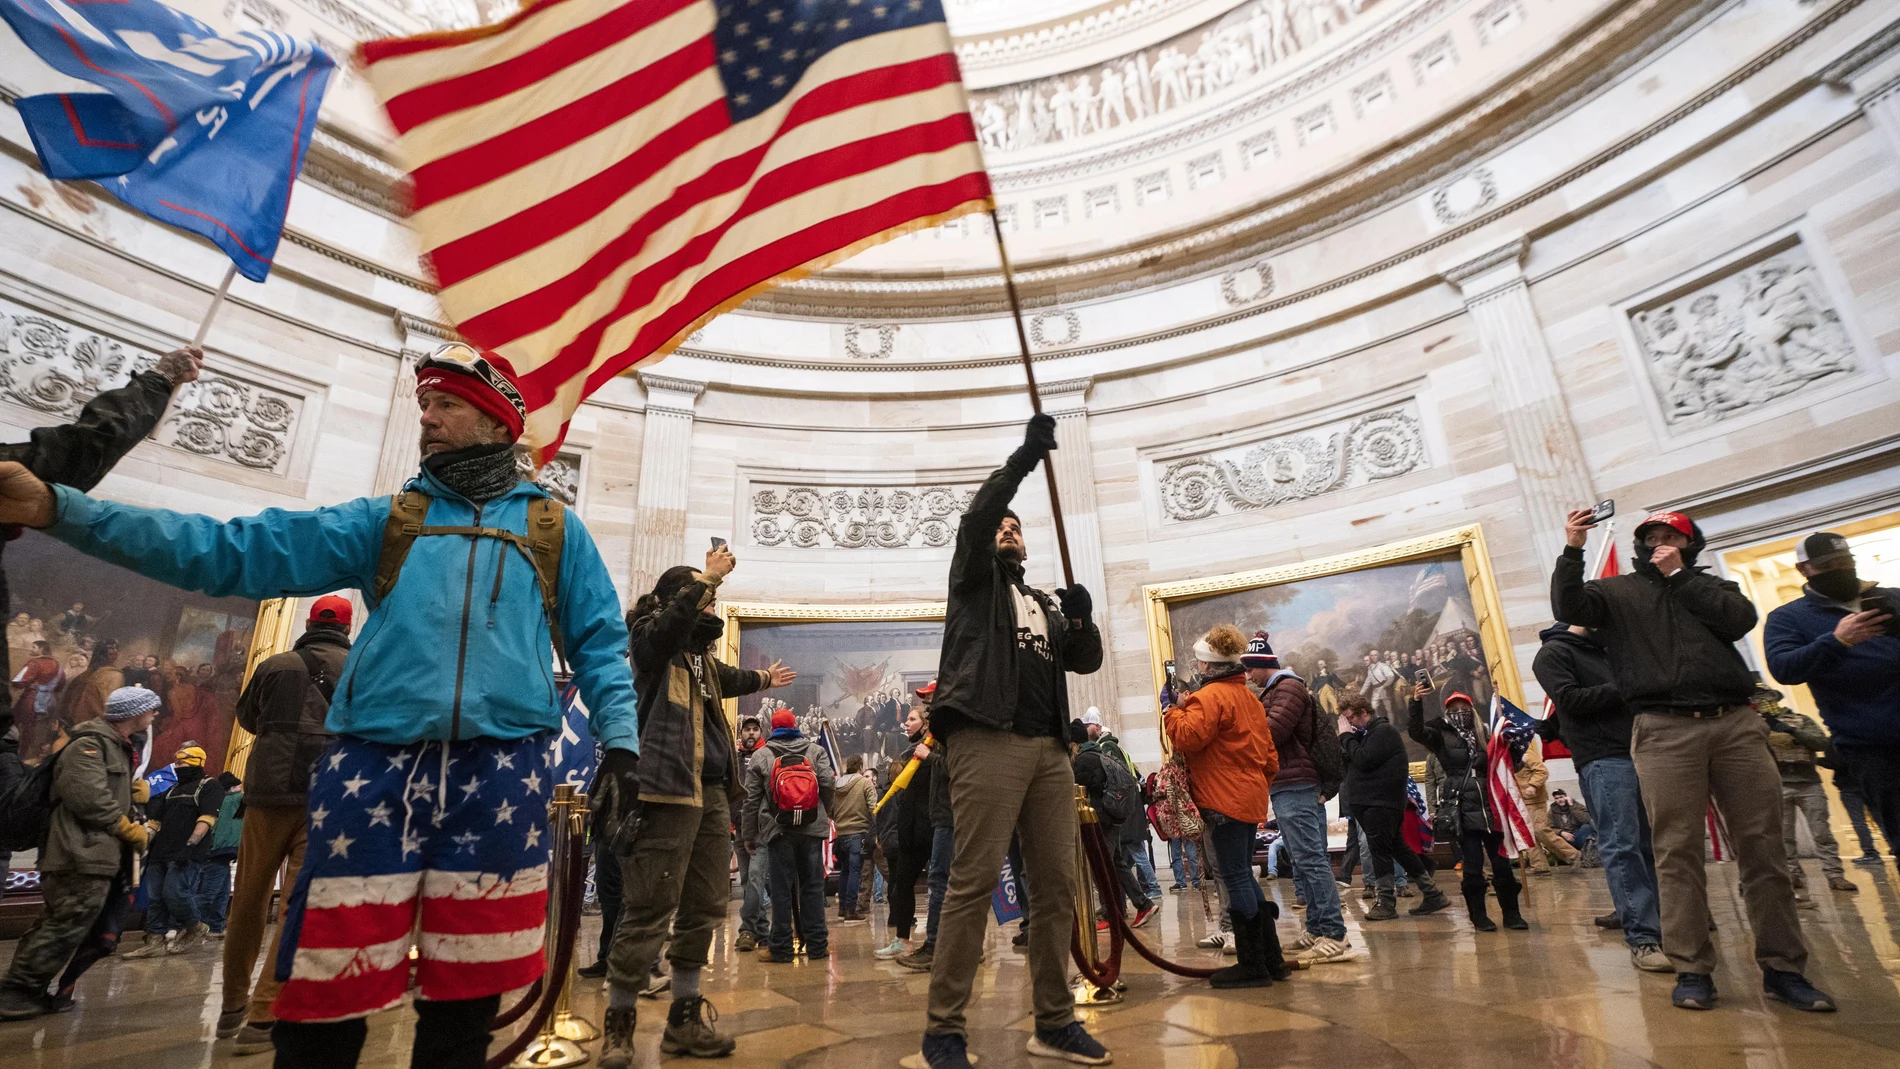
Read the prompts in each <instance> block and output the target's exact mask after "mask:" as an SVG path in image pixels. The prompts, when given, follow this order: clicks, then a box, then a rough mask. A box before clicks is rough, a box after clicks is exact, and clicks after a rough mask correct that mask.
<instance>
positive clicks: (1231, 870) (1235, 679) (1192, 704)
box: [1161, 624, 1292, 988]
mask: <svg viewBox="0 0 1900 1069" xmlns="http://www.w3.org/2000/svg"><path fill="white" fill-rule="evenodd" d="M1246 650H1247V640H1246V639H1244V638H1242V637H1241V634H1240V631H1239V629H1238V628H1235V627H1234V626H1232V625H1231V624H1221V625H1219V626H1218V627H1215V628H1214V629H1213V630H1211V631H1209V632H1208V633H1207V635H1206V636H1205V637H1204V638H1202V639H1201V640H1200V641H1198V642H1196V643H1195V644H1194V656H1195V657H1196V658H1197V659H1198V660H1199V661H1200V662H1201V664H1200V669H1201V679H1202V684H1201V688H1200V689H1199V690H1197V691H1195V692H1194V693H1192V694H1189V695H1187V696H1186V697H1184V698H1181V699H1180V701H1179V702H1178V703H1177V702H1176V695H1175V694H1174V693H1173V688H1172V687H1168V688H1165V689H1163V690H1162V692H1161V702H1162V706H1163V708H1165V709H1166V710H1167V712H1166V713H1165V714H1164V717H1163V721H1162V723H1163V727H1164V728H1165V730H1166V731H1167V736H1168V741H1169V742H1170V743H1171V744H1172V746H1173V748H1174V752H1175V753H1176V754H1178V755H1179V756H1180V757H1181V758H1182V760H1184V761H1185V762H1186V763H1187V770H1188V790H1189V792H1190V793H1191V794H1192V795H1193V796H1194V804H1195V805H1198V806H1200V808H1201V816H1202V818H1203V819H1204V820H1206V821H1207V824H1208V835H1209V837H1210V838H1211V839H1212V840H1213V846H1214V862H1215V864H1216V865H1217V866H1218V867H1219V869H1220V875H1221V881H1222V882H1223V883H1225V884H1226V885H1227V910H1228V914H1229V918H1230V919H1231V920H1232V921H1233V925H1234V938H1235V939H1236V941H1238V943H1239V944H1240V948H1239V953H1238V955H1237V957H1238V959H1239V960H1238V961H1236V962H1235V963H1234V964H1233V965H1231V966H1229V967H1227V968H1225V969H1222V970H1220V971H1219V972H1217V973H1215V974H1214V976H1213V978H1212V979H1211V980H1210V982H1211V983H1212V984H1213V985H1214V986H1215V987H1222V988H1226V987H1266V986H1268V985H1269V984H1271V983H1273V981H1275V980H1284V979H1286V978H1287V977H1289V976H1291V975H1292V971H1291V970H1290V969H1288V968H1287V966H1286V962H1285V961H1283V960H1282V959H1281V957H1280V936H1279V933H1278V932H1276V931H1275V930H1274V927H1273V922H1274V919H1275V917H1277V916H1278V915H1279V908H1278V907H1277V906H1275V905H1274V904H1273V903H1271V902H1269V901H1267V896H1266V894H1265V893H1264V892H1262V891H1261V890H1260V883H1259V881H1258V880H1256V879H1254V874H1253V840H1254V829H1255V828H1257V827H1259V825H1260V822H1261V821H1264V820H1266V819H1267V792H1268V790H1269V788H1270V787H1271V786H1272V784H1273V775H1274V773H1275V772H1278V771H1279V769H1280V755H1279V752H1278V751H1276V750H1275V749H1274V746H1273V731H1272V729H1271V728H1269V727H1268V725H1267V716H1266V710H1264V709H1262V708H1261V706H1260V700H1259V699H1257V698H1255V697H1254V696H1253V693H1252V692H1251V691H1249V690H1248V689H1247V677H1246V675H1245V670H1244V669H1243V668H1242V667H1241V664H1240V657H1241V654H1243V653H1245V652H1246Z"/></svg>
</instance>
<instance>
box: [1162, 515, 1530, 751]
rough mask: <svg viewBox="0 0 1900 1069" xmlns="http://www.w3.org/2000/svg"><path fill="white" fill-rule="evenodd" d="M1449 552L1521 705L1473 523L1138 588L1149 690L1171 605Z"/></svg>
mask: <svg viewBox="0 0 1900 1069" xmlns="http://www.w3.org/2000/svg"><path fill="white" fill-rule="evenodd" d="M1452 550H1456V551H1458V555H1459V560H1460V563H1461V564H1462V565H1463V567H1464V571H1465V581H1466V583H1467V585H1468V587H1469V589H1470V592H1471V609H1472V614H1473V615H1474V616H1476V617H1477V624H1478V635H1479V638H1480V639H1482V641H1483V644H1484V654H1485V665H1486V668H1488V669H1489V671H1490V673H1491V679H1492V681H1493V683H1494V684H1495V685H1496V686H1497V688H1498V690H1499V692H1500V693H1502V694H1503V695H1504V696H1505V697H1506V698H1508V699H1510V700H1511V701H1512V702H1513V703H1515V704H1516V705H1518V706H1519V707H1520V708H1521V707H1523V705H1524V685H1523V680H1522V678H1521V677H1520V676H1519V675H1518V670H1517V658H1516V656H1515V655H1514V654H1513V653H1512V648H1511V636H1510V627H1509V626H1508V625H1507V624H1506V623H1505V619H1504V608H1503V601H1502V600H1501V599H1500V597H1499V596H1498V585H1497V575H1496V573H1495V572H1494V571H1493V570H1492V568H1491V557H1490V554H1489V553H1488V552H1487V551H1486V550H1485V546H1484V528H1483V527H1482V525H1480V524H1475V523H1474V524H1470V525H1468V526H1465V527H1457V528H1453V529H1452V530H1449V531H1440V532H1439V533H1437V534H1431V535H1425V536H1422V537H1419V538H1408V539H1406V540H1404V541H1400V542H1388V543H1386V544H1385V545H1382V546H1374V547H1372V548H1370V549H1362V550H1356V551H1354V552H1351V553H1341V554H1337V555H1335V556H1331V557H1322V558H1320V559H1318V560H1309V561H1300V562H1299V563H1297V564H1282V565H1276V566H1274V567H1271V568H1258V569H1255V570H1253V571H1246V572H1233V573H1230V574H1227V575H1216V576H1210V577H1208V578H1205V579H1188V580H1183V581H1179V582H1173V583H1150V584H1148V585H1147V586H1144V587H1142V599H1143V601H1144V602H1145V603H1146V605H1147V610H1148V661H1149V668H1150V671H1151V673H1152V676H1153V689H1154V690H1155V691H1156V692H1159V691H1160V689H1161V687H1162V686H1163V684H1165V683H1166V682H1167V669H1166V668H1165V663H1166V660H1167V656H1168V652H1169V651H1171V650H1173V649H1174V633H1173V629H1172V627H1171V626H1170V623H1169V619H1168V607H1169V606H1170V605H1171V604H1174V603H1176V602H1181V601H1188V600H1194V599H1199V598H1205V597H1211V596H1214V595H1218V594H1232V593H1236V592H1239V591H1245V590H1258V589H1261V588H1263V587H1271V586H1282V585H1285V584H1287V583H1296V582H1299V581H1301V580H1305V579H1317V578H1321V577H1324V576H1332V575H1341V574H1345V573H1348V572H1357V571H1364V570H1366V569H1369V568H1378V567H1382V566H1385V565H1388V564H1404V563H1406V562H1408V561H1415V560H1422V559H1425V558H1429V557H1436V556H1441V555H1443V554H1446V553H1448V552H1450V551H1452ZM1164 745H1165V742H1164Z"/></svg>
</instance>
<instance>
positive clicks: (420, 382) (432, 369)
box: [416, 345, 528, 438]
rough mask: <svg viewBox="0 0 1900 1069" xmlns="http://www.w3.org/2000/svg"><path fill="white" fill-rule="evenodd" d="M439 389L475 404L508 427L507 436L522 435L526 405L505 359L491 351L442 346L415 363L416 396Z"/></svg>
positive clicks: (516, 436)
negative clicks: (484, 351)
mask: <svg viewBox="0 0 1900 1069" xmlns="http://www.w3.org/2000/svg"><path fill="white" fill-rule="evenodd" d="M428 390H441V391H442V392H443V393H449V394H454V395H455V396H457V397H459V398H461V399H462V400H464V401H467V402H468V403H469V404H471V405H474V406H475V408H476V409H477V410H478V411H480V412H481V413H482V414H483V415H486V416H489V417H492V418H493V419H494V420H495V421H496V422H497V423H500V424H501V425H502V426H504V427H506V428H508V437H509V438H519V437H521V429H522V427H523V426H525V425H526V424H527V421H528V406H527V404H526V403H525V402H523V401H522V399H521V391H520V389H518V388H517V387H516V386H515V376H514V372H513V371H512V370H510V369H509V367H508V363H507V361H505V360H503V359H502V358H501V357H499V356H496V355H495V354H494V353H477V352H476V351H475V350H473V349H471V348H469V347H468V346H466V345H445V346H443V347H442V348H440V349H438V350H436V352H435V354H434V355H432V356H429V357H427V358H425V359H424V360H423V361H422V362H421V363H419V364H417V365H416V397H417V398H418V399H420V398H421V397H422V395H423V393H424V392H426V391H428Z"/></svg>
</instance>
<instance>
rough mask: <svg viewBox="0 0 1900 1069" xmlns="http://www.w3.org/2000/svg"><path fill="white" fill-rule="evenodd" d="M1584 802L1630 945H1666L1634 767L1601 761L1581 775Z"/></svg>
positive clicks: (1617, 759)
mask: <svg viewBox="0 0 1900 1069" xmlns="http://www.w3.org/2000/svg"><path fill="white" fill-rule="evenodd" d="M1577 778H1578V779H1579V780H1581V781H1582V784H1583V801H1584V804H1585V805H1587V806H1589V807H1590V815H1591V816H1592V817H1594V818H1595V819H1596V836H1597V856H1598V857H1600V858H1602V859H1603V875H1604V877H1605V878H1606V879H1608V880H1609V884H1610V901H1612V902H1614V903H1615V904H1616V915H1617V916H1618V917H1620V918H1622V921H1623V941H1624V942H1626V943H1628V944H1629V945H1630V946H1643V945H1649V946H1661V945H1662V914H1661V912H1660V907H1659V905H1658V899H1657V892H1656V857H1655V855H1654V854H1653V853H1651V852H1650V845H1649V817H1648V816H1647V815H1646V814H1645V813H1644V812H1643V796H1642V792H1641V789H1640V788H1639V786H1638V785H1637V782H1636V763H1635V762H1633V761H1631V760H1630V759H1629V758H1627V757H1602V758H1598V759H1597V760H1595V761H1592V762H1590V763H1589V764H1587V765H1585V766H1583V768H1582V769H1581V770H1580V771H1579V772H1578V773H1577Z"/></svg>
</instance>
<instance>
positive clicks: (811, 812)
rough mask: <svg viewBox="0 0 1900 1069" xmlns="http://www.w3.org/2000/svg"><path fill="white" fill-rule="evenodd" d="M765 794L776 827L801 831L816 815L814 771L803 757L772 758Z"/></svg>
mask: <svg viewBox="0 0 1900 1069" xmlns="http://www.w3.org/2000/svg"><path fill="white" fill-rule="evenodd" d="M767 794H768V795H769V797H770V798H771V800H772V808H773V809H774V810H775V811H776V813H775V816H776V817H777V818H778V823H779V827H781V828H801V827H804V826H805V825H806V824H809V823H811V822H812V820H814V819H815V818H816V817H817V816H818V771H817V770H816V769H814V768H812V766H811V759H810V757H809V756H808V755H807V754H786V755H784V756H781V757H777V758H774V759H773V761H772V772H771V775H770V776H769V777H768V779H767Z"/></svg>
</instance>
